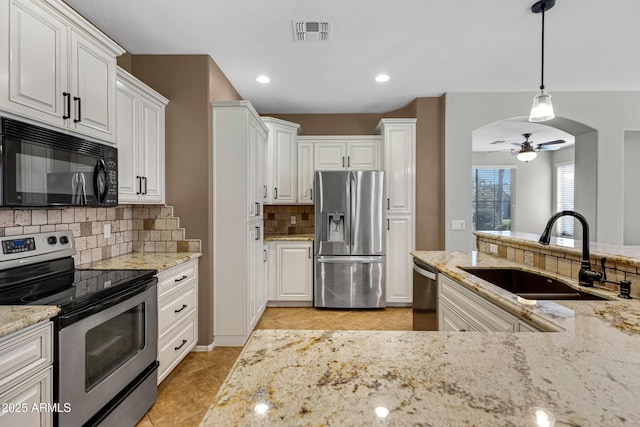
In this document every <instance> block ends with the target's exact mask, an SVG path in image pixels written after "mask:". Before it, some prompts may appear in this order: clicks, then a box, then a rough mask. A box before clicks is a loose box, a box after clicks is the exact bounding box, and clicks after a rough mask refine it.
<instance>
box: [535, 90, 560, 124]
mask: <svg viewBox="0 0 640 427" xmlns="http://www.w3.org/2000/svg"><path fill="white" fill-rule="evenodd" d="M555 116H556V115H555V114H554V113H553V105H552V104H551V95H549V94H548V93H547V92H545V91H544V89H543V90H541V91H540V93H539V94H537V95H536V96H534V97H533V105H532V106H531V114H530V115H529V121H530V122H545V121H547V120H551V119H553V118H554V117H555Z"/></svg>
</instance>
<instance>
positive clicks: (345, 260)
mask: <svg viewBox="0 0 640 427" xmlns="http://www.w3.org/2000/svg"><path fill="white" fill-rule="evenodd" d="M316 262H319V263H328V264H329V263H331V264H356V263H357V264H381V263H382V262H383V257H382V256H370V257H367V256H364V257H361V256H359V257H350V256H321V257H316Z"/></svg>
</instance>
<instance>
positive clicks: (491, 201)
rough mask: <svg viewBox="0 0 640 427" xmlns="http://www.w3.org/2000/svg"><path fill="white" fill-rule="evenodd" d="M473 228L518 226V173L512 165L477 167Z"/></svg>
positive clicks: (494, 228) (473, 193) (489, 228)
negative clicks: (516, 219)
mask: <svg viewBox="0 0 640 427" xmlns="http://www.w3.org/2000/svg"><path fill="white" fill-rule="evenodd" d="M472 175H473V177H472V198H473V199H472V202H471V205H472V218H473V229H474V230H479V231H482V230H484V231H492V230H514V229H515V207H516V205H515V202H516V200H515V195H516V191H515V189H516V175H515V169H512V168H481V167H474V168H473V174H472Z"/></svg>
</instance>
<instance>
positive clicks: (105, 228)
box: [102, 223, 111, 239]
mask: <svg viewBox="0 0 640 427" xmlns="http://www.w3.org/2000/svg"><path fill="white" fill-rule="evenodd" d="M102 231H103V233H104V238H105V239H108V238H110V237H111V224H109V223H106V224H104V225H103V226H102Z"/></svg>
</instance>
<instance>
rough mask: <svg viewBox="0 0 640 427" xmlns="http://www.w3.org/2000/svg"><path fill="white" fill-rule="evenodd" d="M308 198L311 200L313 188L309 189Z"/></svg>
mask: <svg viewBox="0 0 640 427" xmlns="http://www.w3.org/2000/svg"><path fill="white" fill-rule="evenodd" d="M309 198H310V199H311V200H313V188H311V189H309Z"/></svg>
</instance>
